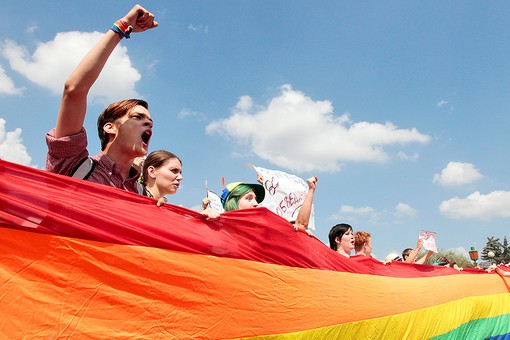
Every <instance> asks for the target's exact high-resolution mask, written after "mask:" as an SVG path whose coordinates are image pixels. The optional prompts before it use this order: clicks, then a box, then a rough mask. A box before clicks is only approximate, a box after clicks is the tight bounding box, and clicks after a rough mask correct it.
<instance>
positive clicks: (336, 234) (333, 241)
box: [328, 223, 354, 257]
mask: <svg viewBox="0 0 510 340" xmlns="http://www.w3.org/2000/svg"><path fill="white" fill-rule="evenodd" d="M328 238H329V247H330V248H331V249H333V250H334V251H336V252H337V253H339V254H341V255H343V256H345V257H350V254H351V251H352V250H353V249H354V235H353V231H352V227H351V226H350V225H348V224H346V223H340V224H337V225H335V226H334V227H332V228H331V230H330V231H329V235H328Z"/></svg>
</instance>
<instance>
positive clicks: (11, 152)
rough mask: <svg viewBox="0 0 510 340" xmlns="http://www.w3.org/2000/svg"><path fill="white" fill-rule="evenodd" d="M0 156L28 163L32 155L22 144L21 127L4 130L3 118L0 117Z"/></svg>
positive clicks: (15, 161) (20, 162)
mask: <svg viewBox="0 0 510 340" xmlns="http://www.w3.org/2000/svg"><path fill="white" fill-rule="evenodd" d="M0 158H2V159H4V160H7V161H9V162H14V163H19V164H22V165H30V162H31V161H32V157H30V156H29V155H28V152H27V148H26V147H25V146H24V145H23V140H22V138H21V129H20V128H17V129H15V130H14V131H8V132H7V131H5V120H4V119H2V118H0Z"/></svg>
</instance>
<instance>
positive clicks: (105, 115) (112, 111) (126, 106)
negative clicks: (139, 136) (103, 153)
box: [97, 99, 149, 150]
mask: <svg viewBox="0 0 510 340" xmlns="http://www.w3.org/2000/svg"><path fill="white" fill-rule="evenodd" d="M138 105H140V106H143V107H145V108H146V109H147V110H148V109H149V104H148V103H147V102H146V101H145V100H142V99H126V100H121V101H120V102H115V103H112V104H110V105H108V107H107V108H106V109H104V111H103V112H101V114H100V115H99V117H98V118H97V133H98V134H99V140H100V141H101V150H104V149H105V148H106V145H107V144H108V142H109V141H110V137H109V136H108V134H107V133H106V132H105V131H104V125H105V124H106V123H112V122H114V121H116V120H117V119H119V118H121V117H124V116H125V115H127V114H128V113H129V112H130V111H131V110H132V109H133V108H134V107H135V106H138Z"/></svg>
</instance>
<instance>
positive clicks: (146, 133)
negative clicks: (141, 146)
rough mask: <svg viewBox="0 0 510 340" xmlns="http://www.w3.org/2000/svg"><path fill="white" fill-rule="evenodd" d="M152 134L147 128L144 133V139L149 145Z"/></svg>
mask: <svg viewBox="0 0 510 340" xmlns="http://www.w3.org/2000/svg"><path fill="white" fill-rule="evenodd" d="M151 136H152V131H150V130H147V131H145V132H144V133H143V134H142V141H143V142H144V143H145V144H147V145H149V141H150V140H151Z"/></svg>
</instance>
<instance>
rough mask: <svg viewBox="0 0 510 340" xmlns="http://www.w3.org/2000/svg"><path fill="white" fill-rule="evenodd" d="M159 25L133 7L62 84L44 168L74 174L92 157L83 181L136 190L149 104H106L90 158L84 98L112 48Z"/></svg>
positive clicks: (149, 132)
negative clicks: (98, 148) (95, 152)
mask: <svg viewBox="0 0 510 340" xmlns="http://www.w3.org/2000/svg"><path fill="white" fill-rule="evenodd" d="M157 26H158V23H157V22H156V21H154V15H153V14H152V13H150V12H149V11H147V10H146V9H145V8H143V7H141V6H140V5H136V6H134V7H133V8H132V9H131V10H130V11H129V12H128V13H127V14H126V15H125V16H124V17H123V18H121V19H120V20H118V21H117V22H115V23H114V24H113V26H112V27H111V29H110V30H108V31H107V32H106V33H105V34H104V36H103V37H102V38H101V40H100V41H99V42H98V43H97V44H96V45H95V46H94V47H93V48H92V49H91V50H90V51H89V52H88V53H87V55H86V56H85V57H84V58H83V59H82V61H81V62H80V64H79V65H78V66H77V67H76V69H75V70H74V71H73V72H72V74H71V75H70V77H69V78H68V79H67V81H66V83H65V86H64V93H63V95H62V101H61V103H60V111H59V113H58V117H57V123H56V127H55V128H54V129H52V130H50V131H49V132H48V133H47V134H46V143H47V144H48V154H47V157H46V170H48V171H51V172H55V173H58V174H62V175H67V176H72V175H73V174H75V172H76V170H77V169H78V168H79V167H80V166H81V165H82V164H84V163H85V162H86V161H87V160H89V159H90V160H92V164H91V169H90V172H89V173H87V175H86V176H84V177H87V178H84V177H83V178H84V179H87V180H89V181H92V182H96V183H101V184H105V185H109V186H113V187H117V188H120V189H124V190H128V191H132V192H137V191H138V190H137V179H138V177H139V173H138V171H137V170H136V169H135V168H133V167H132V164H133V161H134V159H135V158H137V157H141V156H145V155H146V154H147V150H148V146H149V141H150V139H151V136H152V125H153V123H152V119H151V115H150V113H149V110H148V104H147V102H145V101H144V100H140V99H128V100H123V101H120V102H116V103H113V104H111V105H109V106H108V107H107V108H106V109H105V110H104V111H103V113H101V115H100V116H99V118H98V123H97V128H98V133H99V138H100V139H101V149H102V151H101V152H100V153H99V154H98V155H97V156H95V157H90V158H89V152H88V150H87V134H86V131H85V128H84V127H83V123H84V120H85V115H86V110H87V94H88V92H89V90H90V88H91V87H92V85H93V84H94V83H95V81H96V80H97V78H98V77H99V74H100V73H101V71H102V69H103V67H104V65H105V64H106V61H107V60H108V58H109V57H110V55H111V53H112V52H113V50H114V49H115V47H116V46H117V45H118V44H119V42H120V41H121V40H122V38H129V37H130V34H131V33H132V32H144V31H146V30H149V29H152V28H154V27H157Z"/></svg>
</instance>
